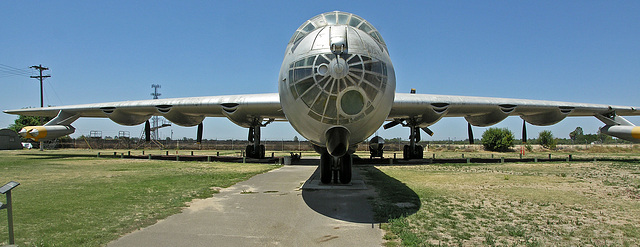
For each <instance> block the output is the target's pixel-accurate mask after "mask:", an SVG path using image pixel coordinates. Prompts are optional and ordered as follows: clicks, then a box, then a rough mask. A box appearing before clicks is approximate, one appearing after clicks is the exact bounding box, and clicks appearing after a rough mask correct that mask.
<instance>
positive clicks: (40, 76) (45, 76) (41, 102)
mask: <svg viewBox="0 0 640 247" xmlns="http://www.w3.org/2000/svg"><path fill="white" fill-rule="evenodd" d="M30 68H32V69H37V70H39V71H40V75H39V76H31V78H34V79H38V80H40V107H41V108H42V107H44V97H43V93H42V81H44V78H47V77H51V75H42V71H44V70H49V68H46V67H42V64H40V65H34V66H31V67H30ZM43 124H44V123H43V122H42V117H40V125H43ZM43 144H44V142H43V141H40V151H43V150H44V145H43Z"/></svg>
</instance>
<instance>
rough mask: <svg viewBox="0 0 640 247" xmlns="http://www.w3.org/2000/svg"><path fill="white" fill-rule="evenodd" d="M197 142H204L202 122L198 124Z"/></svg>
mask: <svg viewBox="0 0 640 247" xmlns="http://www.w3.org/2000/svg"><path fill="white" fill-rule="evenodd" d="M197 142H198V144H200V143H201V142H202V123H200V124H198V137H197Z"/></svg>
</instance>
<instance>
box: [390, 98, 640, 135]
mask: <svg viewBox="0 0 640 247" xmlns="http://www.w3.org/2000/svg"><path fill="white" fill-rule="evenodd" d="M633 115H640V111H639V110H638V108H636V107H631V106H614V105H603V104H584V103H571V102H561V101H545V100H527V99H509V98H490V97H470V96H451V95H433V94H407V93H396V96H395V100H394V103H393V107H392V109H391V113H390V114H389V117H388V120H391V121H396V122H400V121H403V120H412V121H414V124H415V126H416V127H421V128H424V127H427V126H429V125H432V124H434V123H435V122H437V121H438V120H440V119H441V118H442V117H464V118H465V119H466V120H467V121H468V122H469V123H470V124H471V125H474V126H481V127H484V126H491V125H494V124H496V123H499V122H500V121H502V120H503V119H505V118H506V117H508V116H520V117H521V118H522V119H524V120H525V121H526V122H528V123H530V124H533V125H539V126H545V125H552V124H555V123H557V122H559V121H561V120H563V119H564V118H565V117H573V116H595V117H597V118H598V119H600V120H601V121H603V122H605V124H607V125H631V126H632V124H631V123H629V122H628V121H626V120H623V118H621V117H619V116H633ZM603 119H604V120H603ZM606 119H609V120H611V121H607V120H606Z"/></svg>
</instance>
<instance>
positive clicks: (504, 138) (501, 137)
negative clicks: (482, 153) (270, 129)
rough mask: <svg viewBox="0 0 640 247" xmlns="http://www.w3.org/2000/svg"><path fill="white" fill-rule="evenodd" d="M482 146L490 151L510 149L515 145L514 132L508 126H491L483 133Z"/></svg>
mask: <svg viewBox="0 0 640 247" xmlns="http://www.w3.org/2000/svg"><path fill="white" fill-rule="evenodd" d="M482 146H484V148H485V149H486V150H490V151H498V152H505V151H508V150H509V148H510V147H513V133H511V131H510V130H508V129H507V128H489V129H488V130H487V131H485V132H484V133H483V134H482Z"/></svg>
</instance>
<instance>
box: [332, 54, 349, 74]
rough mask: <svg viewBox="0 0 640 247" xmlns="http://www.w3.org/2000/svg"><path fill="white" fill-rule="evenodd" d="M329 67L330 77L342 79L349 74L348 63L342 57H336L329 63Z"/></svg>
mask: <svg viewBox="0 0 640 247" xmlns="http://www.w3.org/2000/svg"><path fill="white" fill-rule="evenodd" d="M329 68H330V71H331V77H333V78H335V79H342V78H345V77H346V76H347V74H349V65H347V62H346V61H344V58H342V57H337V58H335V59H333V60H331V62H330V63H329Z"/></svg>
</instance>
